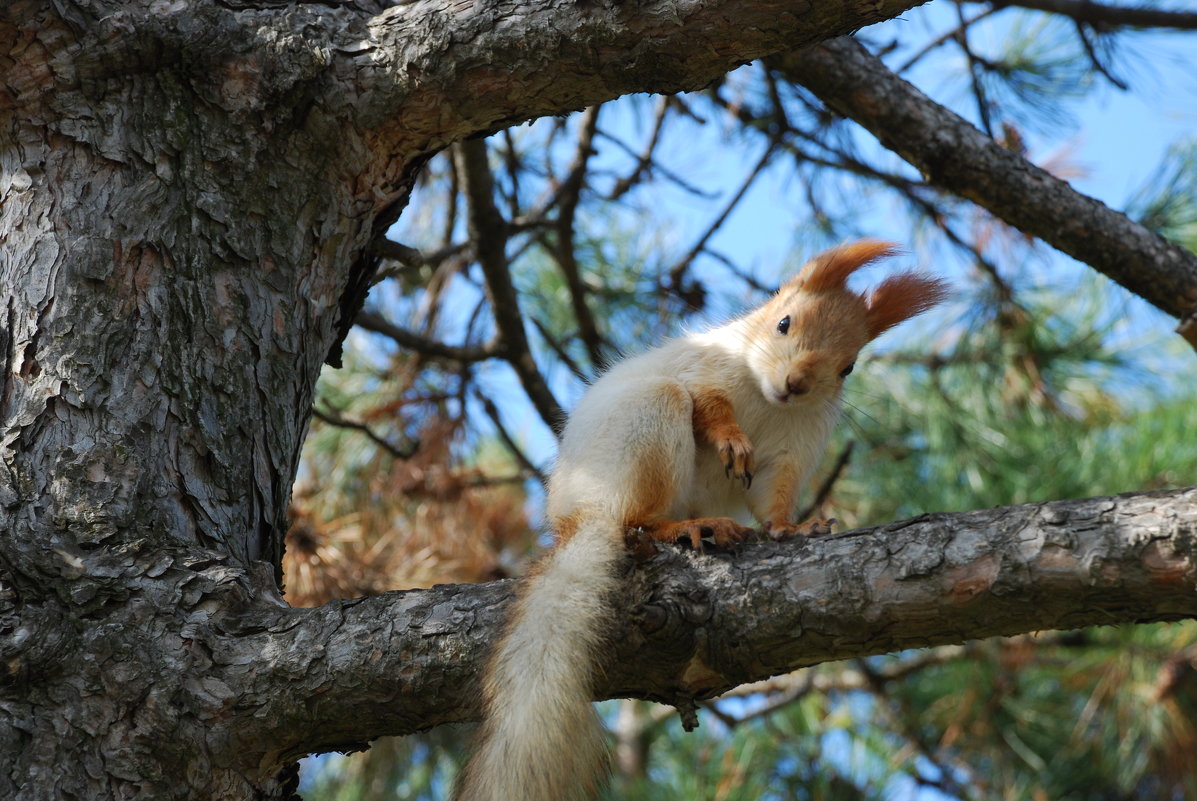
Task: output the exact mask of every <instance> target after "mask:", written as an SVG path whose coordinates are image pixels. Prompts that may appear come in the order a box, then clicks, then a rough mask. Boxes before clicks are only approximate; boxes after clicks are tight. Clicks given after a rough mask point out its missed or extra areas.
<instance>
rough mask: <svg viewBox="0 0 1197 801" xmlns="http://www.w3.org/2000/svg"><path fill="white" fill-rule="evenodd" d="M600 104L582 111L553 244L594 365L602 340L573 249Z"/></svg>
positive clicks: (599, 360)
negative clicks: (576, 220)
mask: <svg viewBox="0 0 1197 801" xmlns="http://www.w3.org/2000/svg"><path fill="white" fill-rule="evenodd" d="M600 108H602V106H591V107H590V108H589V109H587V110H586V113H585V114H583V115H582V123H581V127H580V130H579V133H578V146H577V150H576V152H575V154H574V161H573V163H572V164H571V165H570V168H569V173H568V174H567V175H566V178H565V180H564V181H562V182H561V200H560V202H559V203H558V205H557V208H558V210H557V226H556V229H557V230H556V233H557V241H556V242H555V245H556V246H555V247H554V248H552V252H553V256H554V258H555V259H556V261H557V265H558V266H559V267H560V268H561V274H562V275H564V276H565V285H566V286H567V287H568V288H569V300H570V305H571V307H572V308H573V312H574V318H575V319H576V320H577V321H578V336H579V337H581V339H582V344H583V345H585V346H586V353H587V355H588V356H589V357H590V363H591V364H592V365H594V366H595V367H598V366H599V365H600V364H602V363H603V361H604V356H603V340H602V337H601V336H600V335H599V330H598V325H597V324H596V323H595V320H594V315H593V314H591V312H590V306H589V305H588V304H587V302H586V295H587V291H586V285H585V284H584V283H583V282H582V275H581V268H580V267H579V266H578V259H577V255H576V254H575V252H574V219H575V217H576V215H577V211H578V202H579V201H580V200H581V197H582V188H583V187H584V186H585V179H586V165H587V163H588V162H589V161H590V157H591V155H593V154H594V133H595V131H596V130H598V118H599V109H600Z"/></svg>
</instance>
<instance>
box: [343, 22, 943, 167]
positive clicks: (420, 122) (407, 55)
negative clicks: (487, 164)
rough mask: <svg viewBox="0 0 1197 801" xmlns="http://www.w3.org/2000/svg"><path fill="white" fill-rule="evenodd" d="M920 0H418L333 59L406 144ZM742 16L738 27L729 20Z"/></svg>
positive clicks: (711, 64) (699, 80) (642, 83)
mask: <svg viewBox="0 0 1197 801" xmlns="http://www.w3.org/2000/svg"><path fill="white" fill-rule="evenodd" d="M919 4H920V3H919V2H917V0H878V2H875V3H867V4H861V3H855V2H849V1H848V0H834V1H832V0H828V2H820V3H810V2H808V0H718V1H714V0H652V1H651V2H638V3H598V2H595V3H586V2H584V3H580V2H577V0H542V1H541V2H536V3H511V2H494V1H490V2H476V3H468V4H460V3H449V2H445V0H440V2H421V3H414V4H410V5H400V6H396V7H394V8H392V9H390V10H388V11H386V12H384V13H382V14H380V15H378V16H377V17H375V18H373V19H372V20H370V21H369V34H368V38H367V40H366V41H360V40H358V41H346V42H345V43H344V45H343V46H342V47H341V48H340V51H339V52H338V56H339V57H340V58H343V59H344V60H345V62H346V66H347V68H348V69H350V70H352V71H354V72H355V73H356V74H355V78H354V81H355V84H356V85H357V86H358V87H360V89H361V91H360V97H359V98H358V102H359V103H363V104H365V105H366V108H365V109H364V110H365V113H366V115H368V116H370V117H375V118H377V119H379V122H380V131H382V133H383V136H385V137H387V138H391V139H392V140H393V141H394V142H396V143H397V144H399V146H400V147H401V149H402V150H403V151H405V152H424V151H428V150H437V149H440V148H442V147H444V146H445V145H446V144H448V143H449V142H452V141H454V140H456V139H461V138H463V137H465V136H469V135H472V134H475V133H478V132H480V131H487V130H494V129H497V128H500V127H503V126H505V125H508V124H512V123H518V122H522V121H524V120H527V119H531V118H535V117H540V116H545V115H550V114H560V113H562V112H564V111H571V110H577V109H581V108H585V107H586V106H590V105H595V104H597V103H601V102H603V101H606V100H610V99H613V98H615V97H618V96H619V95H623V94H628V93H631V92H679V91H685V90H694V89H699V88H701V87H703V86H705V85H706V84H708V83H710V82H711V81H713V80H714V79H715V78H717V77H719V76H720V75H722V74H724V73H726V72H727V71H728V70H730V69H732V68H734V67H737V66H739V65H741V64H744V63H747V62H748V61H751V60H753V59H755V58H759V57H761V56H764V55H767V54H769V53H775V52H779V51H782V50H787V49H790V48H793V47H800V46H802V45H805V44H809V43H813V42H816V41H820V40H822V39H826V38H827V37H829V36H837V35H843V34H847V33H850V32H852V31H854V30H857V29H859V28H861V27H864V26H865V25H869V24H872V23H874V22H879V21H881V20H884V19H889V18H891V17H894V16H897V15H898V14H900V13H902V12H903V11H905V10H907V9H909V8H912V7H913V6H916V5H919ZM729 20H734V24H730V25H729V23H728V21H729Z"/></svg>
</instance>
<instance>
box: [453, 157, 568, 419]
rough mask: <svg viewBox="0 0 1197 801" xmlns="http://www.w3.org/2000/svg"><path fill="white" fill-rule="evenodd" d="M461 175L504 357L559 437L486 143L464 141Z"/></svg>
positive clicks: (556, 411) (559, 415)
mask: <svg viewBox="0 0 1197 801" xmlns="http://www.w3.org/2000/svg"><path fill="white" fill-rule="evenodd" d="M458 156H459V159H460V163H461V172H462V176H463V178H464V181H465V190H466V196H467V197H468V198H469V219H470V239H471V240H473V242H474V250H475V252H476V254H477V256H478V264H479V266H481V267H482V274H483V276H485V278H486V293H487V298H488V300H489V302H490V307H491V313H492V314H494V317H495V325H496V326H497V327H498V329H499V334H500V338H501V340H502V356H503V358H504V359H506V360H507V362H508V364H510V365H511V368H512V369H513V370H514V371H515V374H516V376H517V377H518V378H519V380H520V384H521V385H522V386H523V388H524V392H526V393H527V394H528V399H529V400H530V401H532V405H533V406H534V407H535V408H536V411H537V412H538V413H539V414H540V417H541V419H543V420H544V421H545V423H546V424H547V425H548V426H549V428H551V429H552V430H553V433H555V434H560V433H561V428H562V426H563V425H564V424H565V412H564V411H563V410H562V408H561V405H560V404H559V403H557V399H556V398H555V397H554V396H553V392H552V390H550V389H549V386H548V384H547V383H546V382H545V380H544V376H542V375H541V374H540V370H539V368H537V366H536V361H535V360H534V359H533V358H532V348H531V346H530V345H529V344H528V335H527V333H526V332H525V331H524V319H523V316H522V315H521V313H520V304H519V298H518V297H517V295H516V292H515V285H514V284H512V282H511V265H510V263H509V262H508V259H507V222H506V220H504V219H503V215H502V214H500V212H499V209H498V208H497V207H496V206H495V195H494V180H493V178H492V175H491V171H490V164H489V163H488V162H487V150H486V142H484V141H483V140H481V139H468V140H466V141H464V142H462V143H461V144H460V145H459V146H458Z"/></svg>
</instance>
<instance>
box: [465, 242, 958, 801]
mask: <svg viewBox="0 0 1197 801" xmlns="http://www.w3.org/2000/svg"><path fill="white" fill-rule="evenodd" d="M890 253H892V249H891V247H890V246H889V245H886V244H885V243H879V242H872V241H865V242H859V243H856V244H853V245H849V246H845V247H843V248H839V249H837V250H834V251H830V252H829V253H826V254H823V255H822V256H820V257H818V258H816V259H815V260H813V261H812V262H810V263H809V264H808V265H806V267H804V268H803V270H802V271H801V272H800V273H799V274H798V276H797V277H795V278H794V279H793V280H791V281H790V282H788V283H787V284H786V285H785V286H783V287H782V289H781V291H780V292H779V293H778V295H777V296H775V297H774V298H773V299H772V300H770V301H769V302H768V303H766V304H764V305H763V306H762V307H760V308H758V309H756V310H755V311H753V312H751V313H749V314H748V315H746V316H744V317H742V318H739V319H737V320H734V321H732V322H730V323H728V324H726V325H723V326H720V327H718V328H715V329H712V330H710V331H706V332H702V333H694V334H689V335H686V336H683V337H680V338H677V339H674V340H671V341H669V342H667V343H665V344H664V345H662V346H660V347H658V348H655V349H653V350H650V351H648V352H646V353H644V354H641V355H639V356H635V357H632V358H629V359H626V360H624V361H622V362H619V363H618V364H616V365H614V366H613V367H612V368H611V369H610V370H608V371H607V372H606V373H605V374H604V375H603V376H602V377H601V378H599V379H598V380H597V381H596V382H595V383H594V385H593V386H591V387H590V389H589V390H588V391H587V392H586V394H585V395H584V396H583V397H582V399H581V401H580V402H579V403H578V405H577V408H576V409H575V410H574V412H573V414H572V415H571V416H570V418H569V421H568V424H567V425H566V428H565V431H564V434H563V436H562V439H561V444H560V450H559V453H558V458H557V464H556V467H555V468H554V470H553V472H552V475H551V476H550V479H549V486H548V507H547V513H548V517H549V520H550V522H551V524H552V526H553V530H554V533H555V535H556V536H557V540H558V542H557V545H556V546H555V547H554V548H553V549H552V550H551V551H550V552H549V553H548V554H547V555H546V556H545V557H544V558H542V559H541V560H540V561H539V562H538V563H537V564H536V565H535V566H534V568H533V569H532V570H531V571H529V575H528V576H527V577H526V578H525V579H524V580H523V581H522V582H521V585H520V589H519V591H518V594H517V595H518V597H517V600H516V601H515V604H514V607H513V609H512V611H511V613H510V615H509V622H508V626H507V629H506V631H505V633H504V635H503V637H502V639H501V640H500V642H499V644H498V645H497V647H496V649H495V652H494V653H493V655H492V658H491V661H490V664H489V666H488V669H487V675H486V678H485V683H484V684H485V687H484V693H485V704H486V710H485V716H484V719H483V724H482V727H481V729H480V731H479V735H478V742H477V744H476V750H475V753H474V756H473V757H472V759H471V761H470V763H469V765H468V766H467V768H466V770H465V772H464V774H463V777H462V779H461V780H460V782H459V783H458V787H457V790H456V793H455V797H456V798H457V799H460V801H567V799H583V798H586V797H589V796H590V795H591V794H592V793H593V792H594V791H595V790H596V788H597V783H598V781H599V777H600V776H601V775H602V766H603V763H604V761H605V748H604V744H603V741H602V734H601V728H600V727H599V725H598V721H597V718H596V716H595V713H594V711H593V709H592V707H591V703H590V702H591V699H592V698H593V684H594V683H593V677H594V671H595V669H596V665H597V663H598V656H599V654H598V651H599V649H600V647H601V645H602V638H603V633H604V631H605V629H606V621H607V620H608V618H609V616H610V614H611V612H610V609H611V606H610V603H609V598H610V597H611V596H612V595H613V594H614V593H615V592H616V591H617V590H618V588H619V570H618V568H619V563H620V560H621V559H623V558H624V553H625V546H624V532H625V530H626V529H627V528H629V527H637V528H640V529H642V530H643V531H645V532H646V533H648V534H650V535H651V536H655V537H657V538H659V539H665V540H673V539H677V538H679V537H688V538H689V539H690V541H691V542H693V543H695V544H698V539H699V536H700V535H702V534H711V533H713V534H714V536H715V539H716V542H717V543H718V544H720V545H725V544H727V543H729V542H734V541H737V540H739V539H741V538H742V537H743V536H744V535H745V534H746V533H747V529H744V528H742V527H741V526H739V525H737V524H736V523H733V522H732V521H731V520H728V519H727V518H734V519H736V520H738V521H739V522H748V517H749V516H751V517H755V518H756V519H757V520H758V521H760V522H761V523H762V524H763V526H764V528H765V530H766V532H768V533H770V534H772V535H773V536H775V537H777V538H784V537H788V536H794V535H797V534H807V533H812V532H814V531H817V530H825V529H820V527H819V526H815V527H814V528H812V527H810V526H809V525H808V526H799V525H796V523H795V521H793V520H792V519H791V518H792V516H793V514H794V513H795V509H796V508H797V502H798V493H799V490H800V489H801V487H802V486H803V485H804V483H805V481H806V479H807V478H808V477H809V475H810V473H811V471H812V470H813V469H814V467H815V466H816V465H817V464H818V461H819V459H820V457H821V456H822V454H823V451H824V449H825V448H826V446H827V441H828V438H829V437H830V435H831V430H832V427H833V426H834V424H835V420H836V417H837V416H838V414H839V408H840V397H841V390H842V384H843V377H844V375H846V374H847V372H850V370H851V365H852V363H853V362H854V361H855V358H856V354H857V352H858V351H859V350H860V348H861V347H863V346H864V345H865V344H866V343H867V342H868V341H870V340H871V339H873V338H874V337H876V336H877V335H878V334H880V333H881V332H882V331H884V330H886V329H888V328H890V327H892V326H893V325H896V324H897V323H899V322H901V321H902V320H904V319H907V318H908V317H911V316H914V315H915V314H918V313H919V312H921V311H923V310H925V309H927V308H929V307H930V306H931V305H933V304H934V303H936V302H938V301H939V300H940V299H941V297H942V296H943V292H944V289H943V285H942V284H941V283H940V282H939V281H937V280H936V279H932V278H926V277H923V276H918V275H914V274H903V275H900V276H895V277H893V278H891V279H889V280H887V281H886V282H884V283H883V284H882V285H881V286H880V287H879V288H878V289H877V290H876V291H875V292H873V293H872V294H871V295H870V296H868V297H866V296H863V295H858V294H856V293H855V292H853V291H851V290H849V289H848V288H847V287H846V285H845V280H846V278H847V276H848V275H849V274H850V273H851V272H852V271H853V270H855V269H857V268H858V267H860V266H862V265H864V264H867V263H869V262H871V261H874V260H876V259H878V258H880V257H882V256H886V255H889V254H890ZM695 518H699V519H700V520H698V522H696V523H689V522H687V521H691V520H693V519H695Z"/></svg>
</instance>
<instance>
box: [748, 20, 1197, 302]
mask: <svg viewBox="0 0 1197 801" xmlns="http://www.w3.org/2000/svg"><path fill="white" fill-rule="evenodd" d="M770 65H771V66H773V67H774V68H777V69H779V70H780V71H781V72H782V73H783V74H785V75H786V76H787V77H788V78H789V79H790V80H793V81H796V82H798V83H801V84H803V85H804V86H806V87H807V88H808V89H810V90H811V91H812V92H814V93H815V94H816V95H817V96H818V97H819V99H820V100H822V101H823V102H824V103H826V104H827V105H828V106H830V107H831V108H832V109H834V110H835V111H837V112H839V113H840V114H843V115H844V116H845V117H848V118H849V119H851V120H854V121H856V122H857V123H859V124H860V125H861V126H863V127H864V128H865V129H867V130H868V131H870V132H871V133H872V134H873V135H874V136H876V137H877V138H878V139H879V140H880V141H881V143H882V144H883V145H885V146H886V147H887V148H889V149H890V150H892V151H894V152H895V153H897V154H898V155H900V156H901V157H902V158H904V159H906V160H907V161H908V162H910V163H911V164H913V165H914V166H915V167H917V168H918V169H919V171H920V172H922V173H923V175H924V176H925V177H926V179H927V181H929V182H930V183H931V184H933V185H934V186H936V187H939V188H940V189H943V190H946V191H948V192H951V193H953V194H957V195H960V196H961V197H965V198H967V199H969V200H971V201H973V202H974V203H976V204H977V205H979V206H981V207H983V208H985V209H987V210H988V211H989V212H990V213H992V214H993V215H994V216H996V217H998V218H999V219H1001V220H1004V221H1005V222H1007V223H1009V224H1010V225H1012V226H1014V227H1015V228H1017V229H1019V230H1020V231H1023V232H1025V233H1028V234H1031V235H1032V236H1037V237H1039V238H1040V239H1042V240H1043V241H1044V242H1046V243H1048V244H1049V245H1051V246H1052V247H1055V248H1056V249H1058V250H1060V251H1063V252H1064V253H1067V254H1068V255H1070V256H1072V257H1073V258H1075V259H1078V260H1079V261H1082V262H1084V263H1086V264H1088V265H1089V266H1091V267H1092V268H1094V269H1095V270H1097V271H1099V272H1101V273H1104V274H1105V275H1107V276H1109V277H1110V278H1112V279H1113V280H1114V281H1117V282H1118V283H1119V284H1121V285H1122V286H1124V287H1126V288H1127V289H1129V290H1130V291H1131V292H1134V293H1135V294H1136V295H1138V296H1140V297H1142V298H1144V299H1145V300H1147V301H1148V302H1149V303H1151V304H1152V305H1154V306H1156V307H1157V308H1159V309H1162V310H1163V311H1165V312H1167V313H1168V314H1171V315H1172V316H1174V317H1178V318H1184V317H1185V315H1186V314H1189V313H1191V312H1192V311H1193V310H1194V309H1195V308H1197V256H1194V255H1193V254H1192V253H1190V252H1189V251H1188V250H1186V249H1184V248H1183V247H1181V246H1180V245H1177V244H1176V243H1174V242H1171V241H1169V240H1167V239H1165V238H1164V237H1162V236H1159V235H1158V234H1156V233H1154V232H1152V231H1150V230H1148V229H1147V228H1145V227H1144V226H1142V225H1140V224H1139V223H1137V222H1135V221H1134V220H1132V219H1130V218H1129V217H1127V216H1126V215H1125V214H1123V213H1121V212H1119V211H1115V210H1114V209H1111V208H1109V207H1108V206H1106V205H1105V204H1104V203H1102V202H1101V201H1099V200H1096V199H1094V198H1091V197H1089V196H1087V195H1083V194H1081V193H1080V192H1077V191H1076V190H1075V189H1073V188H1072V187H1071V186H1069V184H1068V183H1067V182H1066V181H1061V180H1060V179H1059V178H1056V177H1055V176H1053V175H1051V174H1050V173H1048V172H1046V171H1045V170H1042V169H1040V168H1039V167H1037V166H1035V165H1034V164H1032V163H1031V162H1029V161H1028V160H1027V159H1025V158H1023V157H1022V156H1021V155H1019V154H1018V153H1015V152H1014V151H1012V150H1009V149H1007V148H1005V147H1002V146H1001V145H999V144H998V143H997V142H995V141H994V140H992V139H990V138H989V137H987V136H985V135H984V134H982V133H981V132H980V131H978V130H977V129H976V128H974V127H973V126H972V125H971V124H970V123H969V122H968V121H967V120H965V119H963V118H961V117H959V116H958V115H956V114H954V113H953V112H951V111H949V110H948V109H946V108H944V107H943V106H941V105H939V104H938V103H936V102H935V101H933V100H932V99H931V98H929V97H927V96H926V95H924V94H923V93H922V92H920V91H919V90H918V89H917V88H915V87H914V86H912V85H911V84H909V83H907V82H906V81H904V80H903V79H902V78H900V77H898V76H897V75H895V74H894V73H893V72H891V71H890V70H889V69H887V68H886V66H885V64H883V63H882V62H881V60H880V59H878V58H877V57H876V56H874V55H872V54H871V53H869V52H868V51H867V50H866V49H865V48H864V47H862V46H861V45H860V44H858V43H857V42H855V41H853V40H851V39H835V40H832V41H828V42H824V43H822V44H820V45H817V46H815V47H812V48H809V49H806V50H802V51H795V52H792V53H787V54H785V55H784V56H781V57H779V58H777V59H774V60H772V61H771V62H770Z"/></svg>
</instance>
